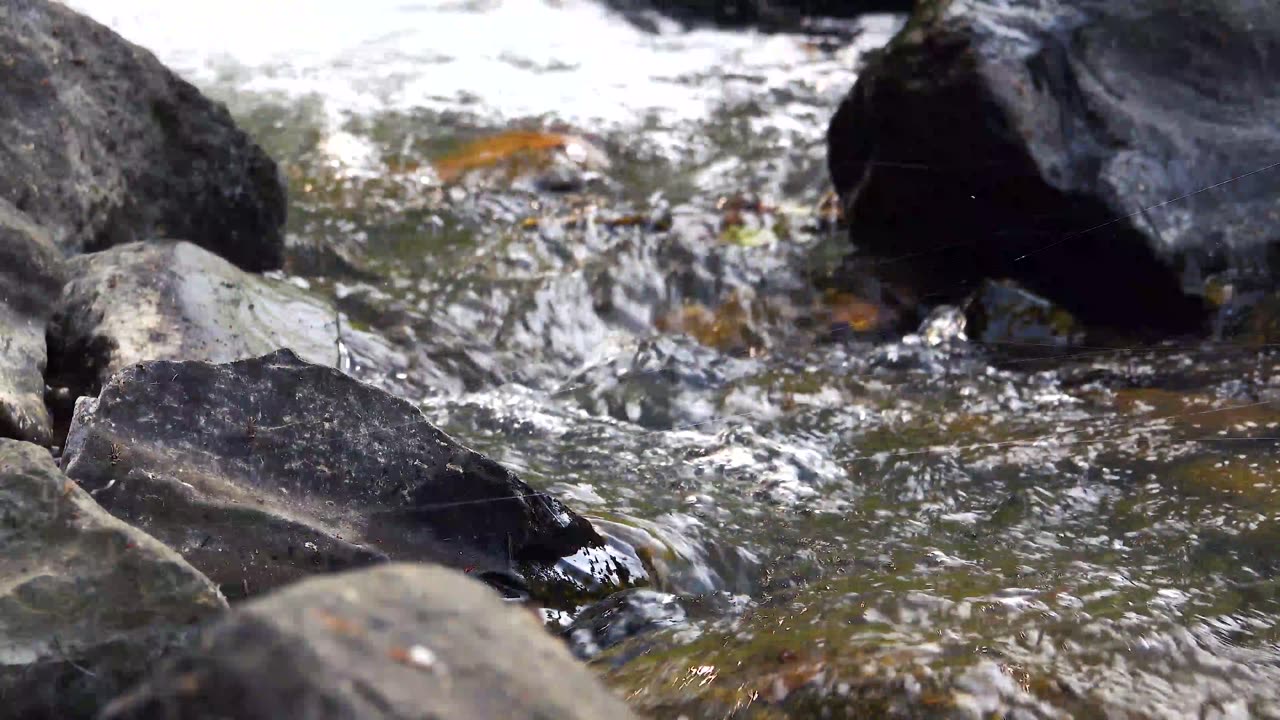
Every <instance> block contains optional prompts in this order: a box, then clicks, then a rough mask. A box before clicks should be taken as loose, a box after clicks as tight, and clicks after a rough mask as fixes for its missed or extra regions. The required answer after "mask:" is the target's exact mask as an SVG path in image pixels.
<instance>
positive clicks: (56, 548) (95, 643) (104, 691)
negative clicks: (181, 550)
mask: <svg viewBox="0 0 1280 720" xmlns="http://www.w3.org/2000/svg"><path fill="white" fill-rule="evenodd" d="M0 548H3V552H0V718H24V719H27V720H29V719H32V718H59V719H63V720H65V719H67V718H87V717H92V716H93V713H94V712H96V709H97V708H98V707H100V705H101V704H102V703H104V702H106V701H107V700H109V699H111V698H112V697H114V696H115V695H117V694H118V693H119V692H121V691H122V690H124V689H125V688H127V687H128V686H129V685H132V684H133V683H135V682H137V681H138V680H139V679H140V678H141V677H142V675H143V674H144V673H145V672H146V671H147V670H148V669H149V667H150V665H151V664H152V663H153V662H155V661H156V660H157V659H158V658H159V657H161V656H162V655H163V654H164V653H165V652H167V651H169V650H170V649H172V648H173V647H175V646H177V645H178V644H180V643H181V642H183V641H184V639H185V637H186V635H187V634H188V633H189V626H190V625H191V624H192V623H193V622H196V621H199V620H202V619H204V618H208V617H211V616H213V615H215V614H217V613H219V612H221V611H222V610H223V609H224V608H225V607H226V601H225V600H224V599H223V597H222V595H220V594H219V593H218V591H217V589H216V588H215V587H214V585H213V583H211V582H209V580H208V579H207V578H205V577H204V576H203V575H201V574H200V573H199V572H198V571H196V569H195V568H193V567H191V566H190V565H189V564H187V562H186V561H185V560H183V559H182V557H181V556H179V555H178V554H177V553H176V552H174V551H173V550H171V549H169V548H167V547H165V546H164V545H163V544H161V543H160V542H158V541H157V540H155V539H154V538H152V537H151V536H149V535H147V534H146V533H144V532H142V531H141V530H138V529H136V528H133V527H130V526H128V525H126V524H125V523H123V522H121V521H120V520H118V519H116V518H114V517H112V516H111V515H110V514H108V513H107V512H106V511H105V510H103V509H102V508H101V507H99V506H98V504H97V503H95V502H94V501H93V498H91V497H90V496H89V493H87V492H85V491H84V490H83V489H81V488H80V487H79V486H77V485H76V484H75V483H74V482H72V481H70V480H68V479H67V477H66V476H64V475H63V474H62V473H61V472H59V471H58V468H57V466H56V465H55V464H54V461H53V459H52V458H51V457H50V456H49V452H48V451H47V450H45V449H43V448H40V447H38V446H35V445H32V444H30V443H24V442H18V441H14V440H2V439H0Z"/></svg>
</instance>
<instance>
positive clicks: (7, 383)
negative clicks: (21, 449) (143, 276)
mask: <svg viewBox="0 0 1280 720" xmlns="http://www.w3.org/2000/svg"><path fill="white" fill-rule="evenodd" d="M64 273H65V270H64V268H63V264H62V257H61V254H60V253H59V252H58V250H57V248H56V247H55V246H54V244H53V240H52V238H51V237H50V235H49V233H48V232H47V231H46V230H44V229H43V228H41V227H39V226H37V225H36V224H35V223H34V222H32V221H31V218H29V217H28V216H27V215H26V214H25V213H23V212H22V211H20V210H18V209H17V208H15V207H13V206H12V205H10V204H9V203H8V202H6V201H5V200H3V199H0V437H12V438H17V439H19V440H28V441H31V442H34V443H38V444H41V445H48V444H49V443H50V442H51V441H52V431H53V427H52V421H51V418H50V417H49V411H48V410H47V409H46V407H45V402H44V372H45V367H46V351H45V323H46V321H47V320H48V319H49V316H50V315H51V314H52V313H53V309H54V302H55V298H56V297H57V294H58V290H59V289H60V288H61V287H62V282H63V276H64Z"/></svg>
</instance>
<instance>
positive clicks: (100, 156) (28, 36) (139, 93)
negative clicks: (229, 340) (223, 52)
mask: <svg viewBox="0 0 1280 720" xmlns="http://www.w3.org/2000/svg"><path fill="white" fill-rule="evenodd" d="M0 70H2V72H3V76H2V77H3V82H0V167H3V168H4V172H3V173H0V199H5V200H8V201H9V202H11V203H13V204H14V205H15V206H17V207H18V208H19V209H20V210H22V211H23V212H25V213H27V214H28V215H30V216H31V218H32V219H34V220H35V221H36V222H37V223H39V224H40V225H42V226H44V227H46V228H48V229H49V230H50V232H51V234H52V236H53V240H54V242H55V243H56V244H57V245H58V246H59V247H61V248H62V249H63V250H64V251H66V252H68V253H74V252H79V251H83V250H96V249H102V248H105V247H109V246H112V245H118V244H120V243H125V242H131V241H133V240H139V239H145V238H148V237H152V236H172V237H181V238H185V239H188V240H191V241H192V242H194V243H196V244H197V245H201V246H204V247H207V248H210V249H212V250H213V251H215V252H217V253H219V254H220V255H222V256H224V257H226V258H227V259H229V260H231V261H232V262H234V263H236V264H237V265H239V266H241V267H243V268H246V269H249V270H264V269H269V268H276V267H279V266H280V265H281V263H282V261H283V247H284V245H283V237H282V232H281V230H282V227H283V225H284V220H285V207H286V205H285V190H284V184H283V182H282V180H281V178H280V175H279V173H278V172H277V170H276V165H275V163H274V162H273V161H272V160H271V158H269V157H268V156H267V155H266V153H265V152H263V151H262V149H261V148H259V147H258V146H257V145H255V144H254V143H253V142H252V141H251V140H250V139H249V137H248V136H247V135H245V134H244V133H243V132H241V131H240V130H239V129H238V128H237V127H236V126H235V123H234V122H232V120H231V116H230V115H229V114H228V113H227V111H226V108H224V107H223V106H221V105H219V104H216V103H214V102H212V101H210V100H208V99H207V98H205V97H204V96H203V95H201V94H200V92H199V91H198V90H196V89H195V87H193V86H192V85H190V84H189V83H187V82H186V81H184V80H182V79H181V78H179V77H178V76H177V75H174V74H173V73H172V72H170V71H169V70H167V69H166V68H165V67H164V66H163V65H161V64H160V62H159V61H157V60H156V59H155V57H154V56H153V55H151V53H149V52H147V51H146V50H143V49H142V48H139V47H137V46H135V45H133V44H131V43H129V42H127V41H125V40H124V39H123V38H121V37H120V36H118V35H116V34H115V33H113V32H112V31H110V30H108V29H107V28H106V27H104V26H102V25H99V24H98V23H96V22H94V21H92V20H90V19H88V18H86V17H84V16H82V15H80V14H78V13H76V12H74V11H72V10H70V9H68V8H67V7H65V6H64V5H62V4H60V3H55V2H48V1H47V0H6V1H5V2H4V3H3V4H0Z"/></svg>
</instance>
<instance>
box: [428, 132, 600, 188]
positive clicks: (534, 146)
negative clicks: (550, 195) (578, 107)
mask: <svg viewBox="0 0 1280 720" xmlns="http://www.w3.org/2000/svg"><path fill="white" fill-rule="evenodd" d="M570 146H581V147H584V148H588V147H589V146H588V144H587V143H586V141H584V140H583V139H582V138H579V137H577V136H575V135H568V134H565V133H554V132H541V131H537V130H508V131H506V132H501V133H498V134H496V135H490V136H488V137H484V138H481V139H479V140H475V141H473V142H470V143H467V144H466V145H464V146H462V147H461V148H459V149H457V150H455V151H454V152H452V153H449V154H448V155H446V156H444V157H442V158H440V159H438V160H436V161H435V162H434V163H432V164H433V165H434V166H435V169H436V173H437V174H438V175H439V176H440V179H441V180H443V181H444V182H453V181H455V180H457V179H458V178H460V177H462V176H463V175H465V174H467V173H468V172H471V171H472V170H479V169H483V168H491V167H494V166H497V165H499V164H508V165H511V166H512V170H513V173H518V172H519V171H521V170H529V169H533V170H536V169H538V168H541V167H545V166H547V165H548V164H549V163H550V162H551V158H552V155H553V153H556V152H560V151H563V150H566V149H568V148H569V147H570ZM592 150H594V148H590V149H584V152H591V151H592Z"/></svg>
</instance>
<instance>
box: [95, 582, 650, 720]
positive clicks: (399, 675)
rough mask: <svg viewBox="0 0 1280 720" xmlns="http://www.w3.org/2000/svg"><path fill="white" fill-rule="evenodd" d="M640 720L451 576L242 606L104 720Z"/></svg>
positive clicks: (553, 645) (333, 585)
mask: <svg viewBox="0 0 1280 720" xmlns="http://www.w3.org/2000/svg"><path fill="white" fill-rule="evenodd" d="M290 717H292V718H307V720H346V719H347V718H368V719H369V720H377V719H380V718H386V719H388V720H390V719H392V718H410V717H415V718H417V717H421V718H434V719H436V720H462V719H463V718H467V719H468V720H469V719H471V718H511V719H512V720H521V719H524V720H534V719H535V718H537V719H544V718H545V719H551V718H555V719H556V720H574V719H576V718H582V719H583V720H587V719H590V720H597V719H599V718H609V719H610V720H628V719H629V718H632V717H634V716H633V715H632V713H631V711H630V710H628V709H627V707H626V706H625V705H624V704H623V703H622V702H621V701H620V700H618V699H617V698H615V697H613V696H612V695H610V694H609V692H608V691H607V690H605V689H604V687H603V686H602V685H601V684H600V682H599V681H598V680H597V679H596V678H595V677H593V676H592V675H591V673H590V672H589V671H588V670H587V669H586V668H584V667H582V666H581V665H578V664H577V663H576V662H575V661H574V660H573V658H572V657H571V656H570V655H569V653H568V652H567V651H566V649H565V648H564V646H563V645H562V644H561V643H559V642H557V641H556V640H555V639H554V638H552V637H551V636H550V635H548V634H547V633H546V632H545V631H544V630H543V629H542V628H541V627H539V625H538V623H537V621H536V620H535V619H534V618H533V616H531V615H529V614H527V613H526V612H524V611H522V610H520V609H518V608H515V607H512V606H510V605H506V604H504V603H503V602H502V601H501V599H500V598H499V597H498V596H497V595H495V594H494V593H493V592H492V591H491V590H489V589H487V588H486V587H484V586H483V585H481V584H480V583H477V582H475V581H473V580H470V579H468V578H466V577H465V576H463V575H462V574H461V573H457V572H454V571H451V570H448V569H445V568H441V567H436V566H428V565H407V564H397V565H390V566H385V567H381V568H377V569H372V570H365V571H361V572H352V573H342V574H339V575H334V576H330V577H327V578H323V579H314V580H308V581H306V582H303V583H299V584H297V585H294V586H292V587H289V588H287V589H285V590H282V591H280V592H277V593H273V594H271V595H268V596H266V597H263V598H259V599H256V600H254V601H252V602H249V603H246V604H244V605H242V606H240V607H238V608H237V609H236V610H235V611H234V613H233V614H232V615H230V616H229V617H228V618H227V619H226V620H224V621H223V622H221V623H219V624H217V625H216V626H214V627H212V628H210V629H209V630H208V631H207V632H206V633H205V634H204V637H203V639H202V642H200V643H199V645H198V646H197V647H195V648H193V649H192V651H191V652H190V653H188V654H187V655H185V656H184V657H182V658H179V659H176V660H175V661H174V662H172V663H169V664H168V665H167V666H166V667H164V668H163V669H161V670H159V671H158V672H156V673H155V674H154V675H152V677H151V678H150V679H149V680H148V681H147V682H145V683H143V684H142V685H141V686H139V687H138V688H137V689H135V690H134V691H133V692H130V693H129V694H128V695H126V696H124V697H122V698H120V699H119V700H118V701H117V702H115V703H113V704H112V705H111V706H109V707H108V708H107V709H106V710H105V711H104V714H103V716H102V718H103V720H177V719H178V718H181V719H182V720H214V718H237V719H238V720H277V719H278V718H290Z"/></svg>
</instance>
